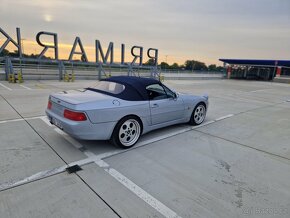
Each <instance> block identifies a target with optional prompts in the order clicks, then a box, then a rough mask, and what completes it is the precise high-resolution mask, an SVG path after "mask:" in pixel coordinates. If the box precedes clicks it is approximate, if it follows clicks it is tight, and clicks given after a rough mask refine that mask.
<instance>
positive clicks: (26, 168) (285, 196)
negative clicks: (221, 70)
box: [0, 80, 290, 218]
mask: <svg viewBox="0 0 290 218" xmlns="http://www.w3.org/2000/svg"><path fill="white" fill-rule="evenodd" d="M91 83H92V81H77V82H75V83H64V82H58V81H41V82H40V81H25V83H24V84H22V85H21V86H20V85H19V84H9V83H7V82H3V81H1V84H2V85H1V86H0V95H1V96H0V108H1V110H0V175H1V176H0V217H22V218H23V217H223V218H224V217H289V216H290V185H289V184H290V183H289V180H290V143H289V141H290V134H289V132H290V125H289V121H290V102H288V100H290V86H289V85H288V84H279V83H271V82H255V81H238V80H202V81H195V80H192V81H181V80H179V81H177V80H176V81H175V80H169V81H165V83H166V84H167V85H168V86H169V87H172V88H174V89H175V90H177V91H179V92H188V93H192V94H204V93H208V94H209V96H210V106H209V111H208V114H207V118H206V120H205V125H203V126H200V127H194V128H191V127H190V126H188V125H186V124H182V125H176V126H172V127H168V128H164V129H161V130H157V131H154V132H151V133H148V134H146V135H144V136H142V138H141V139H140V141H139V142H138V144H137V145H136V146H135V147H134V148H132V149H130V150H125V151H124V150H120V149H117V148H115V147H114V146H112V145H110V144H109V143H108V142H105V141H80V140H75V139H72V138H71V137H70V136H68V135H66V134H64V133H62V132H61V131H59V130H58V129H57V128H55V127H54V126H51V125H49V123H48V122H47V120H46V119H45V116H44V115H45V114H44V109H45V108H46V104H47V98H48V95H49V93H51V92H55V91H59V90H68V89H76V88H82V87H86V86H88V85H89V84H91ZM72 163H73V164H72ZM74 164H78V165H79V166H80V167H81V168H82V170H80V171H77V172H76V173H72V174H69V173H68V172H67V171H66V170H65V168H66V167H68V166H69V165H74Z"/></svg>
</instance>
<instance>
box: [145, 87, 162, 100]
mask: <svg viewBox="0 0 290 218" xmlns="http://www.w3.org/2000/svg"><path fill="white" fill-rule="evenodd" d="M146 90H147V93H148V96H149V100H160V99H166V98H167V95H166V92H165V90H164V88H163V87H162V86H161V85H159V84H153V85H150V86H147V87H146Z"/></svg>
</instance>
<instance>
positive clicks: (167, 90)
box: [164, 86, 176, 98]
mask: <svg viewBox="0 0 290 218" xmlns="http://www.w3.org/2000/svg"><path fill="white" fill-rule="evenodd" d="M164 89H165V92H166V94H167V96H168V98H176V94H175V93H174V92H172V91H171V90H170V89H169V88H167V87H166V86H164Z"/></svg>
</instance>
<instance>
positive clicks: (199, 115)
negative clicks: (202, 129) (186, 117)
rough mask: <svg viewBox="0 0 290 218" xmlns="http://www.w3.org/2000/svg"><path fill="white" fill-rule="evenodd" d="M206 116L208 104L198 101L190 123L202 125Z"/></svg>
mask: <svg viewBox="0 0 290 218" xmlns="http://www.w3.org/2000/svg"><path fill="white" fill-rule="evenodd" d="M205 116H206V106H205V104H204V103H198V104H197V105H196V106H195V108H194V110H193V111H192V114H191V117H190V121H189V124H190V125H192V126H197V125H200V124H201V123H202V122H203V121H204V119H205Z"/></svg>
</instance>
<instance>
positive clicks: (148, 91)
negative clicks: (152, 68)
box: [46, 76, 208, 148]
mask: <svg viewBox="0 0 290 218" xmlns="http://www.w3.org/2000/svg"><path fill="white" fill-rule="evenodd" d="M207 109H208V96H207V95H204V96H194V95H189V94H181V93H177V92H174V91H172V90H171V89H169V88H168V87H166V86H165V85H164V84H162V83H161V82H160V81H158V80H155V79H151V78H141V77H134V76H116V77H111V78H107V79H103V80H101V81H99V82H96V84H95V85H94V86H91V87H89V88H85V89H81V90H72V91H63V92H59V93H55V94H51V95H50V96H49V100H48V105H47V109H46V114H47V116H48V118H49V120H50V122H51V123H52V124H54V125H55V126H57V127H59V128H60V129H62V130H63V131H64V132H66V133H68V134H69V135H71V136H72V137H75V138H78V139H85V140H110V141H111V143H112V144H114V145H117V146H119V147H121V148H130V147H132V146H133V145H134V144H135V143H136V142H137V141H138V139H139V138H140V136H141V135H142V134H144V133H147V132H149V131H152V130H154V129H159V128H162V127H165V126H169V125H173V124H178V123H189V124H190V125H199V124H201V123H202V122H203V121H204V119H205V116H206V112H207Z"/></svg>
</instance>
